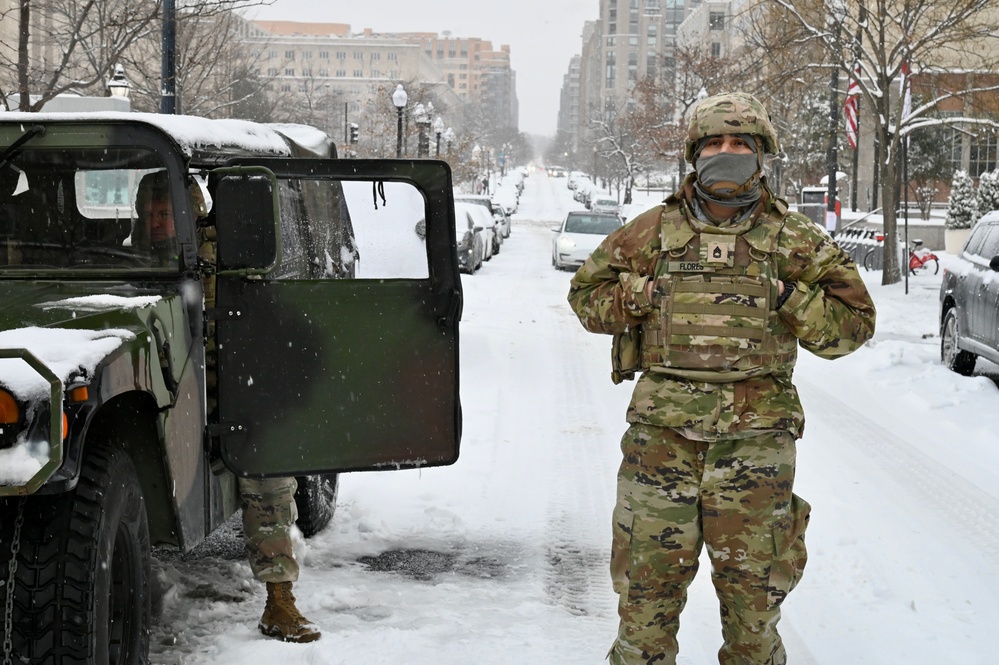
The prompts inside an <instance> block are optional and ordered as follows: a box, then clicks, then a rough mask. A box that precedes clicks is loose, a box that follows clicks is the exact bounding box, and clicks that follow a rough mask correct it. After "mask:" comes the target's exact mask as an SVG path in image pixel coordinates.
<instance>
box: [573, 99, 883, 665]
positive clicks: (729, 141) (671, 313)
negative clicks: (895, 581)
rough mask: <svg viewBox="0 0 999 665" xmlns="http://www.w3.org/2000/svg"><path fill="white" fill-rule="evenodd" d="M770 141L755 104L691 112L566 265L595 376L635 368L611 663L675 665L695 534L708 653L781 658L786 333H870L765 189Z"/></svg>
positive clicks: (791, 404)
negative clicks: (615, 215) (622, 211)
mask: <svg viewBox="0 0 999 665" xmlns="http://www.w3.org/2000/svg"><path fill="white" fill-rule="evenodd" d="M779 153H780V145H779V143H778V139H777V135H776V132H775V131H774V129H773V126H772V125H771V124H770V121H769V117H768V114H767V112H766V110H765V109H764V108H763V106H762V105H761V104H760V102H759V101H758V100H757V99H756V98H754V97H753V96H751V95H748V94H745V93H729V94H722V95H717V96H715V97H709V98H707V99H705V100H703V101H702V102H701V103H700V104H699V105H698V106H697V107H696V109H695V110H694V112H693V115H692V117H691V121H690V126H689V132H688V138H687V140H686V142H685V157H686V159H687V161H688V162H690V163H691V164H692V165H693V166H694V169H695V171H694V173H692V174H690V175H688V176H687V178H685V179H684V181H683V182H682V183H681V185H680V188H679V191H677V192H676V193H675V194H673V195H672V196H670V197H669V198H667V199H666V200H665V201H664V202H663V203H662V204H661V205H659V206H657V207H656V208H653V209H652V210H649V211H647V212H645V213H642V214H641V215H639V216H638V217H636V218H635V219H633V220H632V221H630V222H629V223H628V224H626V225H625V226H624V227H622V228H621V229H619V230H617V231H615V232H614V233H612V234H610V235H609V236H608V237H607V238H606V240H604V242H603V243H602V244H601V245H600V246H599V247H598V248H597V249H596V250H595V251H594V252H593V254H592V255H591V256H590V257H589V259H588V260H587V261H586V262H585V263H584V264H583V266H582V267H581V268H580V269H579V271H578V272H577V273H576V274H575V276H574V277H573V278H572V283H571V287H570V291H569V302H570V304H571V305H572V308H573V310H574V311H575V312H576V314H577V316H578V317H579V320H580V321H581V322H582V324H583V326H584V327H585V328H586V329H587V330H589V331H591V332H597V333H605V334H610V335H613V343H612V365H613V374H612V378H613V380H614V381H615V382H620V381H621V380H623V379H630V378H633V377H634V376H635V375H636V373H640V378H639V379H638V382H637V384H636V386H635V390H634V394H633V397H632V400H631V404H630V406H629V408H628V413H627V421H628V422H629V424H630V426H629V429H628V431H627V432H626V433H625V435H624V438H623V440H622V443H621V448H622V452H623V460H622V463H621V468H620V472H619V474H618V499H617V504H616V507H615V509H614V518H613V541H612V552H611V577H612V581H613V585H614V589H615V591H617V593H618V594H619V597H620V600H619V607H618V611H619V615H620V628H619V632H618V636H617V639H616V640H615V642H614V644H613V646H612V647H611V650H610V653H609V654H608V656H609V659H610V662H611V663H612V665H638V664H642V665H650V664H652V663H675V662H676V656H677V652H678V648H679V647H678V644H677V639H676V636H677V630H678V628H679V618H680V612H681V610H682V609H683V606H684V603H685V601H686V590H687V587H688V585H689V584H690V582H691V580H692V579H693V578H694V575H695V573H696V572H697V567H698V556H699V554H700V552H701V548H702V545H707V548H708V554H709V555H710V560H711V565H712V572H711V576H712V582H713V584H714V587H715V590H716V593H717V596H718V599H719V602H720V604H721V618H722V636H723V639H724V644H723V646H722V648H721V650H720V651H719V656H718V658H719V662H720V663H722V664H723V665H749V664H760V665H762V664H764V663H766V664H768V665H769V664H772V665H783V664H784V663H786V661H787V656H786V653H785V650H784V646H783V643H782V642H781V638H780V636H779V635H778V633H777V629H776V628H777V621H778V619H779V618H780V604H781V602H782V601H783V600H784V598H785V597H786V596H787V594H788V593H789V592H790V591H791V589H793V588H794V586H795V585H796V584H797V582H798V580H799V579H800V577H801V574H802V571H803V569H804V566H805V560H806V552H805V542H804V533H805V527H806V525H807V524H808V518H809V505H808V504H807V503H806V502H805V501H804V500H802V499H801V498H800V497H798V496H797V495H795V494H793V493H792V487H793V483H794V471H795V445H796V443H795V442H796V439H798V438H799V437H800V436H801V434H802V429H803V425H804V414H803V413H802V408H801V403H800V401H799V399H798V394H797V391H796V390H795V387H794V385H793V384H792V383H791V374H792V371H793V369H794V364H795V360H796V355H797V346H798V344H800V345H801V346H802V347H804V348H805V349H807V350H808V351H811V352H812V353H814V354H816V355H818V356H820V357H823V358H829V359H834V358H838V357H840V356H844V355H846V354H848V353H850V352H852V351H854V350H856V349H857V348H858V347H860V346H861V345H862V344H863V343H864V342H866V341H867V340H868V339H870V338H871V336H872V335H873V333H874V322H875V310H874V304H873V303H872V301H871V298H870V296H869V294H868V292H867V289H866V288H865V286H864V283H863V281H862V280H861V278H860V275H859V274H858V272H857V269H856V266H855V265H854V264H853V262H852V261H851V260H850V258H849V256H848V255H847V254H846V253H844V252H843V251H842V250H841V249H840V248H839V246H838V245H836V243H835V242H833V241H832V239H831V238H830V237H829V236H828V235H827V234H826V232H825V231H824V230H823V229H822V228H820V227H818V226H816V225H815V224H813V223H812V222H811V221H810V220H809V219H808V218H806V217H805V216H803V215H800V214H798V213H794V212H790V211H789V210H788V207H787V204H786V203H785V202H784V201H782V200H781V199H779V198H777V197H776V196H775V195H774V194H773V193H772V192H771V191H770V189H769V188H768V186H767V183H766V178H765V177H764V175H763V170H764V163H765V158H766V157H767V156H773V155H778V154H779Z"/></svg>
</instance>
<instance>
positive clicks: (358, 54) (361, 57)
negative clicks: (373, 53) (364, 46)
mask: <svg viewBox="0 0 999 665" xmlns="http://www.w3.org/2000/svg"><path fill="white" fill-rule="evenodd" d="M354 60H364V54H363V53H361V52H360V51H354Z"/></svg>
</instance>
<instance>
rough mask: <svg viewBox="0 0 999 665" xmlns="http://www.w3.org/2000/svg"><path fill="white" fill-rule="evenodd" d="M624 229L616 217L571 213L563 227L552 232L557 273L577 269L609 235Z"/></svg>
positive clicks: (619, 219) (553, 261)
mask: <svg viewBox="0 0 999 665" xmlns="http://www.w3.org/2000/svg"><path fill="white" fill-rule="evenodd" d="M620 226H621V218H620V217H618V216H617V215H606V214H601V213H593V212H583V211H578V212H570V213H569V214H567V215H566V216H565V219H564V220H562V224H561V225H560V226H556V227H554V228H552V231H554V232H555V237H554V238H553V239H552V265H553V266H555V269H556V270H566V269H569V268H578V267H579V266H581V265H583V261H585V260H586V259H587V257H589V256H590V254H592V253H593V250H595V249H596V248H597V245H599V244H600V243H601V241H603V239H604V238H605V237H607V234H608V233H611V232H612V231H614V230H616V229H618V228H619V227H620Z"/></svg>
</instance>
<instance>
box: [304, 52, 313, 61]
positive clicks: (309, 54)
mask: <svg viewBox="0 0 999 665" xmlns="http://www.w3.org/2000/svg"><path fill="white" fill-rule="evenodd" d="M302 60H312V51H302Z"/></svg>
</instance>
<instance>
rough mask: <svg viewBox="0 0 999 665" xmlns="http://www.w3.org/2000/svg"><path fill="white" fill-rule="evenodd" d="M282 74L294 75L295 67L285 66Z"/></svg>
mask: <svg viewBox="0 0 999 665" xmlns="http://www.w3.org/2000/svg"><path fill="white" fill-rule="evenodd" d="M284 75H285V76H294V75H295V69H294V68H293V67H286V68H285V70H284Z"/></svg>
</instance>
